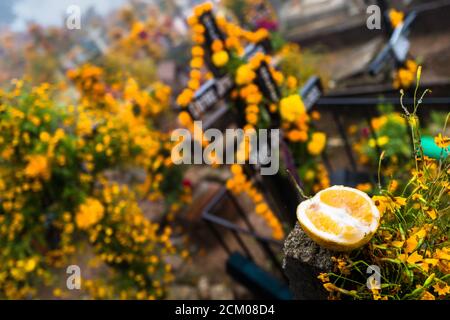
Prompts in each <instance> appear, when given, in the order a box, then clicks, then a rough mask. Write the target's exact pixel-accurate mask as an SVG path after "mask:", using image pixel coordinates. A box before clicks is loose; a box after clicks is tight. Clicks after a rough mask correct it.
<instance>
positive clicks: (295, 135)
mask: <svg viewBox="0 0 450 320" xmlns="http://www.w3.org/2000/svg"><path fill="white" fill-rule="evenodd" d="M287 138H288V139H289V140H290V141H292V142H299V141H302V142H305V141H306V140H308V134H307V133H306V132H305V131H300V130H295V129H294V130H291V131H289V132H288V134H287Z"/></svg>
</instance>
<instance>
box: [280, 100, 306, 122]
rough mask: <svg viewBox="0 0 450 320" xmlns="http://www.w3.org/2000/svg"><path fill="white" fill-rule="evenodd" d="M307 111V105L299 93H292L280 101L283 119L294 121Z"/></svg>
mask: <svg viewBox="0 0 450 320" xmlns="http://www.w3.org/2000/svg"><path fill="white" fill-rule="evenodd" d="M305 112H306V109H305V105H304V104H303V101H302V99H301V98H300V96H299V95H298V94H293V95H290V96H288V97H286V98H283V99H281V101H280V113H281V118H282V119H283V120H286V121H288V122H294V121H295V120H296V119H297V118H298V117H299V116H300V115H302V114H304V113H305Z"/></svg>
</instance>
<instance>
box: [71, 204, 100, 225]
mask: <svg viewBox="0 0 450 320" xmlns="http://www.w3.org/2000/svg"><path fill="white" fill-rule="evenodd" d="M104 211H105V209H104V207H103V205H102V204H101V203H100V201H98V200H96V199H94V198H88V199H86V201H85V202H84V203H83V204H82V205H80V208H79V210H78V212H77V214H76V216H75V222H76V223H77V226H78V227H79V228H80V229H88V228H89V227H90V226H92V225H94V224H96V223H97V222H98V221H100V220H101V219H102V218H103V214H104Z"/></svg>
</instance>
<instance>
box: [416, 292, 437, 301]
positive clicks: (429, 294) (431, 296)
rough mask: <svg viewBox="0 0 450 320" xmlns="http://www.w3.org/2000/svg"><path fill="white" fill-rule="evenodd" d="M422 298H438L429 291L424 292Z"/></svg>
mask: <svg viewBox="0 0 450 320" xmlns="http://www.w3.org/2000/svg"><path fill="white" fill-rule="evenodd" d="M420 300H436V298H435V297H434V296H433V295H432V294H431V293H429V292H428V291H424V293H423V294H422V296H421V297H420Z"/></svg>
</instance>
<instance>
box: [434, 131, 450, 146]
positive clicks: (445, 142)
mask: <svg viewBox="0 0 450 320" xmlns="http://www.w3.org/2000/svg"><path fill="white" fill-rule="evenodd" d="M434 142H435V143H436V144H437V146H438V147H439V148H447V147H448V146H450V138H449V137H446V136H442V134H441V133H439V134H438V135H437V136H436V137H434Z"/></svg>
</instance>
